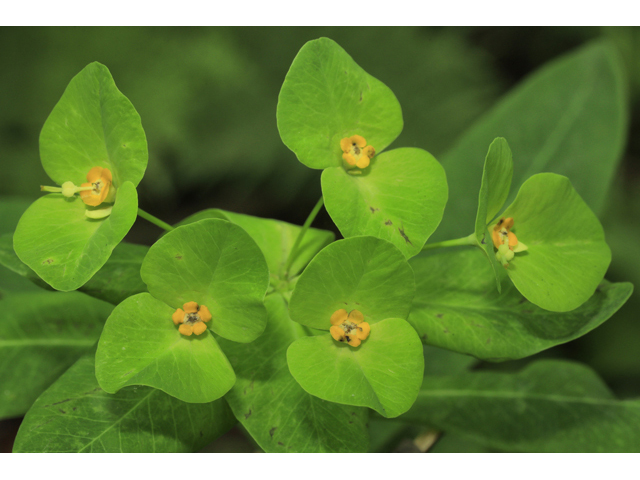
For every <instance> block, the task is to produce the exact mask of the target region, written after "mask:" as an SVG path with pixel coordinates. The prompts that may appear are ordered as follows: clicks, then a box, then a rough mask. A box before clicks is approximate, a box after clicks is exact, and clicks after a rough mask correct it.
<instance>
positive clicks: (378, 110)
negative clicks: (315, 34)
mask: <svg viewBox="0 0 640 480" xmlns="http://www.w3.org/2000/svg"><path fill="white" fill-rule="evenodd" d="M277 119H278V130H279V132H280V137H281V138H282V141H283V142H284V144H285V145H286V146H287V147H289V149H291V150H292V151H293V152H294V153H295V154H296V156H297V157H298V160H300V162H302V163H303V164H305V165H306V166H308V167H311V168H319V169H322V168H328V167H335V166H339V165H342V150H341V149H340V140H341V139H343V138H345V137H350V136H352V135H361V136H363V137H364V138H365V139H366V140H367V144H368V145H372V146H373V147H374V148H375V150H376V152H381V151H382V150H384V149H385V148H386V147H387V146H388V145H389V144H390V143H391V142H392V141H393V140H395V138H396V137H397V136H398V135H399V134H400V132H401V131H402V111H401V109H400V104H399V103H398V100H397V99H396V97H395V95H394V94H393V92H392V91H391V90H390V89H389V88H388V87H387V86H386V85H384V84H383V83H382V82H380V81H379V80H377V79H376V78H374V77H372V76H371V75H369V74H368V73H367V72H365V71H364V70H363V69H362V68H361V67H360V66H358V64H357V63H356V62H355V61H354V60H353V59H352V58H351V57H350V56H349V54H348V53H347V52H345V51H344V50H343V49H342V48H341V47H340V46H339V45H338V44H337V43H335V42H334V41H333V40H330V39H328V38H319V39H317V40H312V41H310V42H307V43H306V44H305V45H304V46H303V47H302V48H301V49H300V52H298V55H297V56H296V58H295V59H294V61H293V63H292V65H291V68H290V69H289V72H288V73H287V76H286V78H285V80H284V83H283V84H282V89H281V90H280V95H279V97H278V110H277Z"/></svg>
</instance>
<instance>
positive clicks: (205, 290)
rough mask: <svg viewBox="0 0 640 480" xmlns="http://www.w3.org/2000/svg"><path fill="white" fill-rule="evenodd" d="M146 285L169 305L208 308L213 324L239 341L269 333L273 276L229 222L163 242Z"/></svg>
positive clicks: (150, 258)
mask: <svg viewBox="0 0 640 480" xmlns="http://www.w3.org/2000/svg"><path fill="white" fill-rule="evenodd" d="M140 273H141V275H142V280H143V281H144V282H145V283H146V284H147V287H148V288H149V292H150V293H151V294H152V295H153V296H154V297H156V298H158V299H160V300H162V301H163V302H165V303H166V304H167V305H170V306H171V307H173V308H174V309H175V308H182V305H183V304H184V303H186V302H192V301H193V302H197V303H198V304H200V305H206V306H207V308H209V311H210V312H211V315H212V316H213V320H212V321H211V323H210V324H209V325H210V326H211V329H212V330H213V331H214V332H215V333H216V334H218V335H220V336H221V337H224V338H228V339H229V340H233V341H234V342H251V341H253V340H255V339H256V338H257V337H258V336H259V335H260V334H261V333H262V332H263V331H264V328H265V325H266V323H267V312H266V309H265V307H264V304H263V300H264V296H265V293H266V291H267V286H268V284H269V271H268V269H267V265H266V263H265V260H264V256H263V255H262V252H261V251H260V249H259V248H258V246H257V245H256V242H255V241H254V240H253V239H252V238H251V237H250V236H249V235H248V234H247V233H246V232H245V231H244V230H243V229H242V228H240V227H238V226H237V225H234V224H232V223H230V222H227V221H225V220H219V219H205V220H200V221H198V222H196V223H191V224H189V225H184V226H182V227H178V228H176V229H175V230H173V231H171V232H169V233H168V234H166V235H165V236H164V237H162V238H161V239H160V240H158V241H157V242H156V243H155V244H154V245H153V246H152V247H151V248H150V249H149V253H148V254H147V256H146V257H145V259H144V261H143V262H142V270H141V272H140Z"/></svg>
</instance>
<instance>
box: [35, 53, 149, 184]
mask: <svg viewBox="0 0 640 480" xmlns="http://www.w3.org/2000/svg"><path fill="white" fill-rule="evenodd" d="M40 158H41V160H42V166H43V167H44V169H45V171H46V172H47V175H49V177H51V178H52V179H53V181H54V182H56V183H57V184H58V185H62V184H63V183H64V182H67V181H72V182H73V183H74V184H75V185H80V184H82V183H85V182H86V181H87V173H88V172H89V170H91V168H93V167H105V168H108V169H109V170H110V171H111V173H112V175H113V183H114V185H115V186H116V187H117V188H120V187H122V186H123V184H124V182H127V181H129V182H131V183H133V185H134V186H136V185H138V183H140V180H142V176H143V175H144V171H145V169H146V168H147V159H148V152H147V140H146V137H145V135H144V130H143V129H142V125H141V123H140V116H139V115H138V112H136V110H135V108H134V107H133V105H132V104H131V102H130V101H129V100H128V99H127V97H125V96H124V95H123V94H122V93H120V91H119V90H118V88H117V87H116V85H115V83H114V81H113V78H112V77H111V73H109V70H108V69H107V67H105V66H104V65H101V64H100V63H97V62H94V63H91V64H89V65H87V66H86V67H85V68H84V69H83V70H82V71H81V72H80V73H79V74H78V75H76V76H75V77H74V78H73V79H72V80H71V82H70V83H69V85H68V86H67V89H66V90H65V92H64V94H63V95H62V98H61V99H60V101H59V102H58V103H57V104H56V106H55V108H54V109H53V111H52V112H51V114H50V115H49V118H47V121H46V122H45V124H44V127H43V128H42V132H41V133H40Z"/></svg>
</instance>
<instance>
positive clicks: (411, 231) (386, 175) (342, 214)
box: [322, 148, 448, 258]
mask: <svg viewBox="0 0 640 480" xmlns="http://www.w3.org/2000/svg"><path fill="white" fill-rule="evenodd" d="M447 191H448V190H447V179H446V177H445V173H444V169H443V168H442V166H441V165H440V164H439V163H438V162H437V160H436V159H435V158H433V156H432V155H431V154H429V153H428V152H426V151H424V150H421V149H419V148H399V149H396V150H391V151H389V152H384V153H382V154H381V155H377V156H375V157H374V158H373V160H372V161H371V167H369V168H368V169H366V171H365V172H364V173H363V174H362V175H351V174H349V173H347V171H346V170H345V169H344V168H342V166H337V167H334V168H327V169H326V170H325V171H324V172H322V194H323V195H324V201H325V206H326V208H327V212H329V215H331V218H332V219H333V221H334V222H335V224H336V226H337V227H338V228H339V229H340V232H341V233H342V235H344V237H346V238H348V237H353V236H356V235H372V236H374V237H378V238H382V239H383V240H387V241H389V242H391V243H393V244H394V245H395V246H396V247H398V248H399V249H400V251H401V252H402V253H403V254H404V255H405V257H407V258H409V257H412V256H414V255H417V254H418V253H420V250H421V249H422V247H423V245H424V244H425V242H426V241H427V239H428V238H429V236H430V235H431V234H432V233H433V232H434V230H435V229H436V228H437V227H438V224H439V223H440V220H441V219H442V214H443V211H444V207H445V204H446V203H447Z"/></svg>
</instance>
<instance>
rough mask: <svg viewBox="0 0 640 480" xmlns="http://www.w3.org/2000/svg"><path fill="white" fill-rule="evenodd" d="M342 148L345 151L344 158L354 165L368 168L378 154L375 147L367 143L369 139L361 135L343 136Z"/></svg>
mask: <svg viewBox="0 0 640 480" xmlns="http://www.w3.org/2000/svg"><path fill="white" fill-rule="evenodd" d="M340 148H341V149H342V152H343V153H342V159H343V160H344V161H345V162H347V163H348V164H349V165H351V166H352V167H358V168H367V167H368V166H369V163H370V161H371V159H372V158H373V156H374V155H375V154H376V151H375V149H374V148H373V147H372V146H371V145H367V141H366V140H365V139H364V137H361V136H360V135H352V136H351V137H347V138H343V139H342V140H340Z"/></svg>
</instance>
